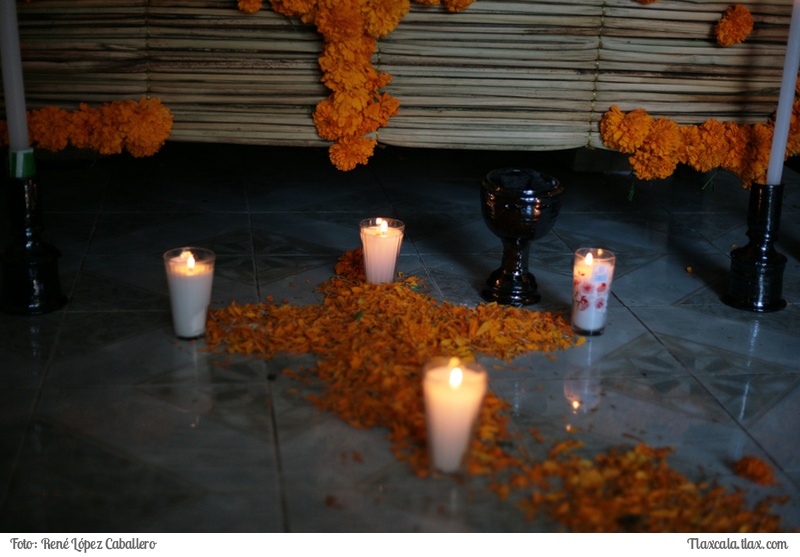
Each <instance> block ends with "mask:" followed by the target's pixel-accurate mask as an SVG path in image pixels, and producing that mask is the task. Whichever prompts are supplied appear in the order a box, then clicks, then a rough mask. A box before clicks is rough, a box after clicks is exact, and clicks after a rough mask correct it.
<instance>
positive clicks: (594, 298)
mask: <svg viewBox="0 0 800 557" xmlns="http://www.w3.org/2000/svg"><path fill="white" fill-rule="evenodd" d="M615 263H616V256H615V255H614V254H613V253H611V252H610V251H608V250H604V249H602V248H580V249H579V250H577V251H576V252H575V264H574V266H573V273H572V330H573V331H575V332H576V333H578V334H580V335H587V336H592V335H601V334H603V331H604V330H605V326H606V316H607V309H608V295H609V293H610V292H611V280H612V279H613V278H614V265H615Z"/></svg>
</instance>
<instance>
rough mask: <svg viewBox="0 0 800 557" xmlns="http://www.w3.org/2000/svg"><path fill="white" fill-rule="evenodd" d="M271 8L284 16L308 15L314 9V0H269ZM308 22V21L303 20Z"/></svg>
mask: <svg viewBox="0 0 800 557" xmlns="http://www.w3.org/2000/svg"><path fill="white" fill-rule="evenodd" d="M270 4H271V5H272V10H273V11H274V12H275V13H279V14H281V15H285V16H286V17H296V16H301V17H309V16H311V15H312V14H313V13H314V11H315V10H316V4H317V2H316V0H270ZM303 21H304V22H305V23H310V21H305V19H304V20H303Z"/></svg>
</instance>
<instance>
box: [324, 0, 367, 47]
mask: <svg viewBox="0 0 800 557" xmlns="http://www.w3.org/2000/svg"><path fill="white" fill-rule="evenodd" d="M314 24H315V25H316V26H317V30H318V31H319V32H320V34H321V35H322V36H323V37H324V38H325V40H326V41H329V42H330V41H346V40H347V39H349V38H353V37H358V36H361V35H363V34H364V14H363V13H362V12H361V9H360V6H359V5H358V3H357V2H341V0H338V1H337V0H319V1H318V2H317V12H316V15H315V17H314Z"/></svg>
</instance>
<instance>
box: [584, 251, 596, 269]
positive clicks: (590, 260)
mask: <svg viewBox="0 0 800 557" xmlns="http://www.w3.org/2000/svg"><path fill="white" fill-rule="evenodd" d="M593 259H594V258H593V257H592V253H591V252H589V253H587V254H586V259H585V260H584V261H586V264H587V265H589V266H590V267H591V265H592V263H593Z"/></svg>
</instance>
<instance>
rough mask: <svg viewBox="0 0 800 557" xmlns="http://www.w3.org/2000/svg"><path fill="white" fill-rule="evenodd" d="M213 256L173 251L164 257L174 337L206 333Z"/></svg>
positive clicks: (199, 251) (203, 251) (204, 251)
mask: <svg viewBox="0 0 800 557" xmlns="http://www.w3.org/2000/svg"><path fill="white" fill-rule="evenodd" d="M215 257H216V256H215V255H214V252H212V251H210V250H207V249H203V248H175V249H171V250H169V251H167V252H165V253H164V265H165V267H166V270H167V284H168V286H169V299H170V304H171V306H172V323H173V326H174V329H175V336H177V337H179V338H185V339H191V338H197V337H199V336H202V335H203V334H204V333H205V331H206V318H207V315H208V306H209V304H210V303H211V286H212V283H213V280H214V260H215Z"/></svg>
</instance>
